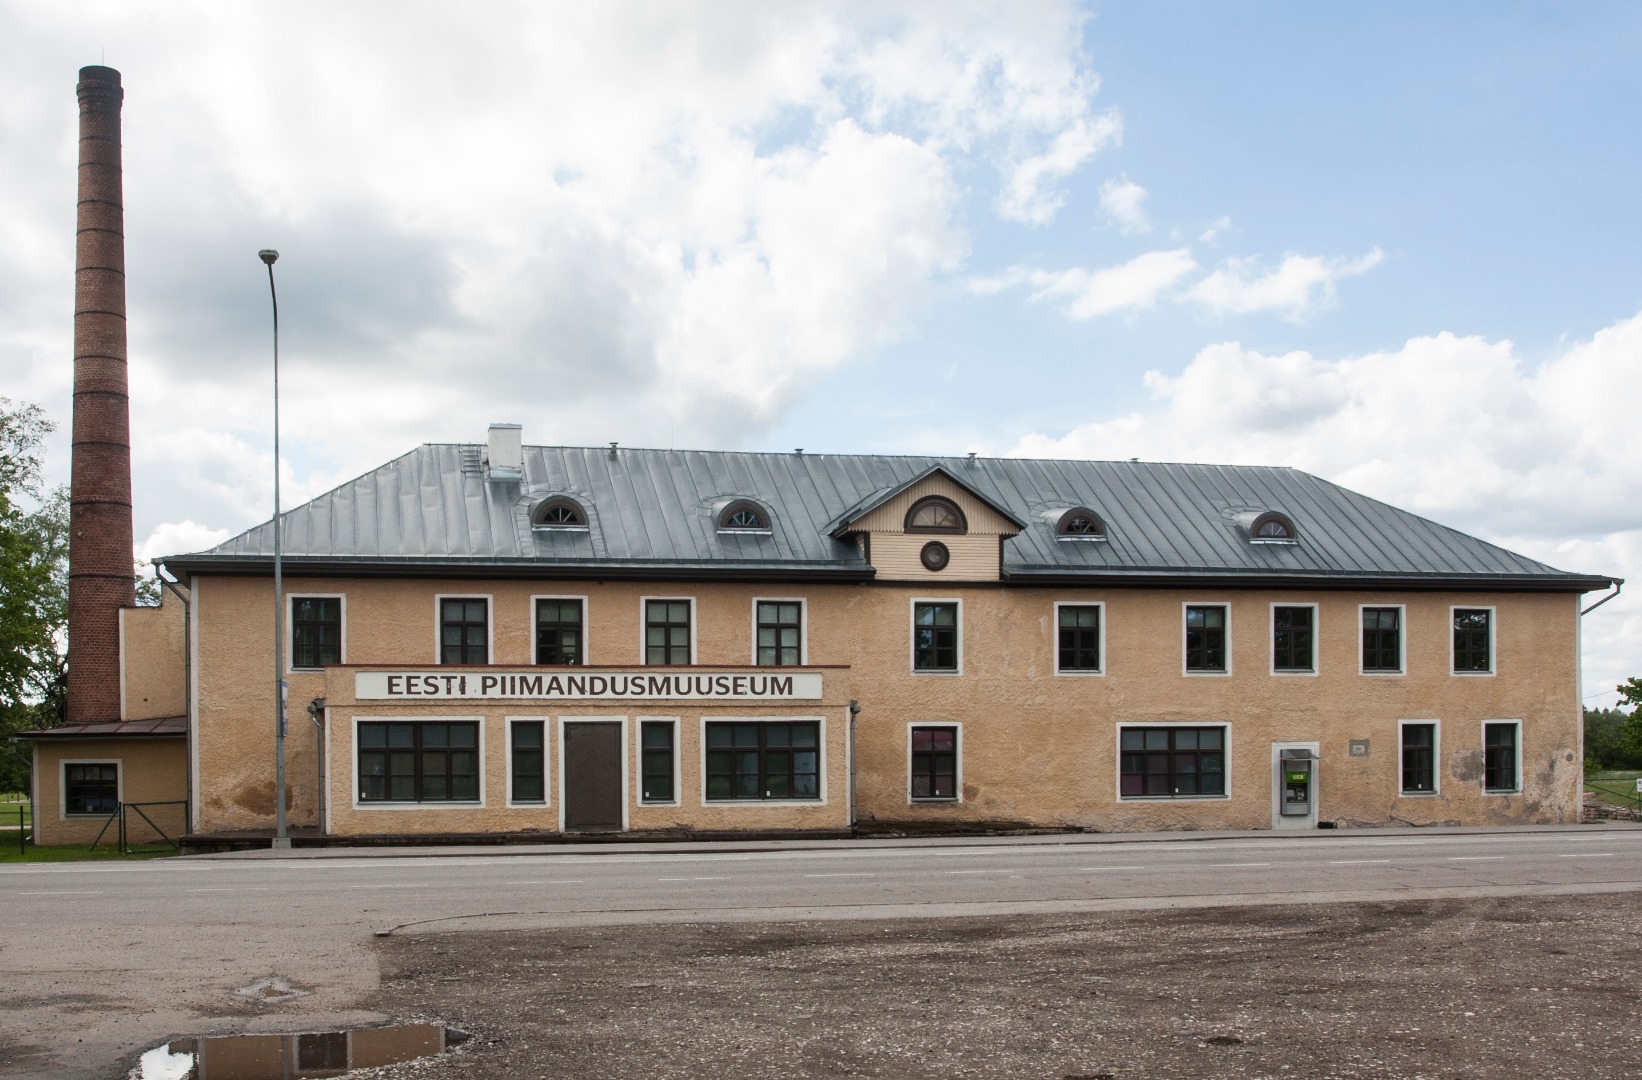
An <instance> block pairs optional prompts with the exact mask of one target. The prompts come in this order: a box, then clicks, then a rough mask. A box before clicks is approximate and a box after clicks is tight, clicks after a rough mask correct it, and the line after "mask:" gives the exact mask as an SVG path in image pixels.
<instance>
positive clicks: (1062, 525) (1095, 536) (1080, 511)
mask: <svg viewBox="0 0 1642 1080" xmlns="http://www.w3.org/2000/svg"><path fill="white" fill-rule="evenodd" d="M1055 535H1056V536H1058V537H1060V539H1062V540H1104V539H1106V523H1105V522H1103V521H1101V520H1100V516H1099V515H1098V514H1096V513H1095V512H1094V511H1093V510H1087V509H1084V508H1083V507H1081V506H1074V507H1073V508H1072V509H1070V510H1068V511H1066V513H1064V514H1062V515H1061V516H1060V519H1059V520H1058V521H1056V522H1055Z"/></svg>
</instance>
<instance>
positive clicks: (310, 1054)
mask: <svg viewBox="0 0 1642 1080" xmlns="http://www.w3.org/2000/svg"><path fill="white" fill-rule="evenodd" d="M467 1039H468V1037H467V1035H466V1034H464V1033H462V1032H460V1031H457V1030H455V1029H454V1028H447V1027H443V1026H441V1025H439V1024H400V1025H398V1026H396V1027H378V1028H353V1029H351V1030H348V1031H309V1032H303V1033H301V1034H296V1035H221V1036H213V1037H211V1038H203V1039H173V1040H172V1041H171V1042H168V1043H166V1044H165V1045H164V1046H156V1047H155V1048H154V1049H152V1050H150V1051H148V1052H147V1053H146V1054H144V1055H143V1056H142V1057H141V1058H140V1059H138V1061H137V1067H136V1068H135V1069H132V1070H131V1072H130V1073H129V1074H127V1080H304V1078H306V1077H318V1076H345V1075H347V1074H348V1073H349V1072H351V1071H352V1070H354V1069H367V1068H370V1067H371V1066H373V1065H394V1064H397V1063H398V1062H401V1061H411V1060H413V1059H415V1058H423V1057H436V1056H437V1055H439V1054H442V1053H444V1052H445V1051H447V1050H449V1049H451V1048H452V1047H455V1046H459V1045H461V1044H462V1043H464V1042H466V1041H467Z"/></svg>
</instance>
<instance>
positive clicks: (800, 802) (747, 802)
mask: <svg viewBox="0 0 1642 1080" xmlns="http://www.w3.org/2000/svg"><path fill="white" fill-rule="evenodd" d="M701 802H702V805H703V806H743V807H746V806H825V805H826V800H825V799H703V800H702V801H701Z"/></svg>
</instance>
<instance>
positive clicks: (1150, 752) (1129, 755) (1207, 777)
mask: <svg viewBox="0 0 1642 1080" xmlns="http://www.w3.org/2000/svg"><path fill="white" fill-rule="evenodd" d="M1122 730H1123V734H1122V737H1121V766H1120V768H1121V773H1120V776H1119V784H1120V787H1119V792H1120V794H1121V795H1122V797H1123V798H1126V799H1179V798H1193V797H1198V796H1204V795H1210V796H1218V795H1224V794H1225V793H1226V730H1225V729H1224V728H1221V727H1185V726H1180V727H1175V726H1172V725H1171V726H1169V727H1126V728H1123V729H1122Z"/></svg>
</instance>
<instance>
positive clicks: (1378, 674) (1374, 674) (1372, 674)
mask: <svg viewBox="0 0 1642 1080" xmlns="http://www.w3.org/2000/svg"><path fill="white" fill-rule="evenodd" d="M1357 674H1359V675H1362V676H1364V677H1365V678H1370V679H1384V678H1387V677H1390V678H1401V677H1403V676H1404V675H1407V674H1408V672H1406V671H1402V670H1397V671H1390V670H1386V671H1362V670H1359V671H1358V672H1357Z"/></svg>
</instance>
